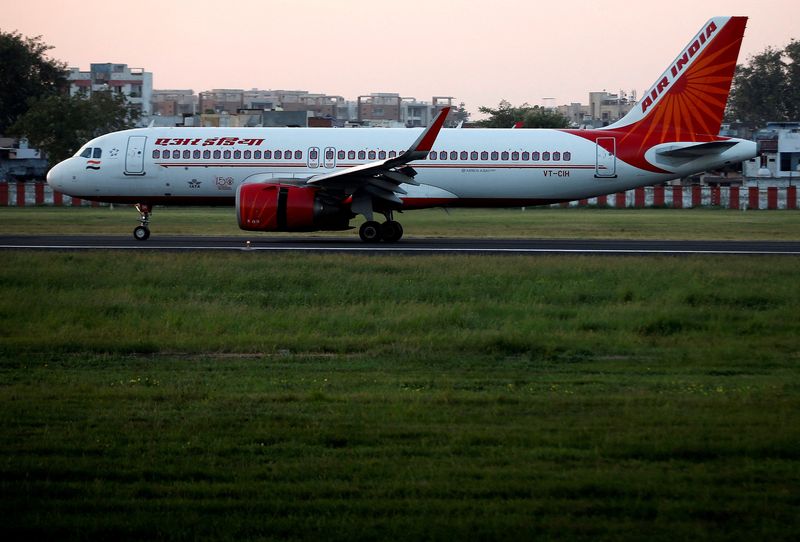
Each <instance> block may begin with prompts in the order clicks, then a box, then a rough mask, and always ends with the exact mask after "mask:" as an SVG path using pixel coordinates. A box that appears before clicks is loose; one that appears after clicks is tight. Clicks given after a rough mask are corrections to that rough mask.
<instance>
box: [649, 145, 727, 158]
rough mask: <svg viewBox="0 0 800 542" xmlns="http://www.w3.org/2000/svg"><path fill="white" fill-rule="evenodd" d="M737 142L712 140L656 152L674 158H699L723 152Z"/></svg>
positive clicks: (666, 148) (665, 148)
mask: <svg viewBox="0 0 800 542" xmlns="http://www.w3.org/2000/svg"><path fill="white" fill-rule="evenodd" d="M736 144H737V142H736V141H710V142H708V143H695V144H692V145H686V146H669V147H664V148H662V149H659V150H658V151H656V154H659V155H661V156H669V157H673V158H698V157H700V156H708V155H710V154H722V153H723V152H725V151H727V150H728V149H730V148H731V147H733V146H735V145H736Z"/></svg>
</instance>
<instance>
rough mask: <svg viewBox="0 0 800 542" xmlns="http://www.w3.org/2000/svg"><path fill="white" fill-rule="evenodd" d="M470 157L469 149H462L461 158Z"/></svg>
mask: <svg viewBox="0 0 800 542" xmlns="http://www.w3.org/2000/svg"><path fill="white" fill-rule="evenodd" d="M467 158H469V153H468V152H467V151H461V159H462V160H466V159H467Z"/></svg>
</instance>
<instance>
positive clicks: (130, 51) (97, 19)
mask: <svg viewBox="0 0 800 542" xmlns="http://www.w3.org/2000/svg"><path fill="white" fill-rule="evenodd" d="M0 8H1V9H0V30H3V31H4V32H10V31H13V30H17V31H19V32H20V33H21V34H23V35H26V36H37V35H41V36H42V39H43V41H44V42H45V43H47V44H49V45H51V46H53V49H52V50H51V51H50V52H49V54H50V56H51V57H52V58H55V59H58V60H62V61H64V62H66V63H67V65H69V66H74V67H79V68H81V69H82V70H88V69H89V64H91V63H98V62H99V63H102V62H113V63H124V64H128V65H129V66H130V67H135V68H144V69H145V70H146V71H149V72H152V73H153V87H154V88H155V89H167V88H191V89H193V90H194V91H195V92H200V91H202V90H209V89H212V88H242V89H251V88H260V89H301V90H307V91H310V92H321V93H326V94H332V95H340V96H344V97H345V98H347V99H356V98H357V96H358V95H360V94H370V93H372V92H397V93H400V94H401V95H402V96H413V97H416V98H417V99H419V100H430V99H431V97H432V96H453V97H455V98H456V100H457V101H459V102H460V101H463V102H465V103H466V107H467V110H468V111H470V112H472V113H473V117H475V116H476V113H477V110H478V107H479V106H482V105H484V106H496V105H497V104H498V103H499V101H500V100H501V99H506V100H508V101H509V102H511V103H512V104H515V105H517V104H521V103H523V102H527V103H529V104H531V105H548V106H550V105H560V104H566V103H570V102H581V103H587V102H588V93H589V91H599V90H608V91H609V92H617V91H619V90H625V91H626V92H627V91H630V90H632V89H635V90H636V91H637V93H638V95H639V96H641V94H642V92H643V91H645V90H646V89H647V88H649V87H650V86H651V83H653V82H654V81H655V80H656V79H657V78H658V76H659V75H660V74H661V73H662V72H663V71H664V70H665V69H666V68H667V66H668V64H669V63H670V62H671V61H672V60H673V59H674V58H675V57H676V56H677V55H678V53H679V52H680V51H681V50H682V49H683V47H684V46H685V45H686V44H687V43H688V42H689V40H690V38H691V37H693V36H694V35H695V34H696V33H697V32H698V31H699V30H700V28H701V26H702V25H703V23H704V22H705V21H706V20H708V19H709V18H711V17H713V16H718V15H747V16H749V17H750V20H749V22H748V28H747V32H746V34H745V39H744V43H743V45H742V52H741V53H740V56H739V61H740V62H743V61H745V60H746V59H747V58H748V57H749V56H750V55H752V54H756V53H759V52H761V51H763V50H764V48H765V47H767V46H773V47H777V48H782V47H784V46H785V45H786V44H787V43H789V40H790V39H792V38H798V39H800V27H798V25H797V22H798V21H800V2H798V1H797V0H762V1H759V2H756V1H755V0H747V1H742V0H669V1H648V0H645V1H641V0H640V1H636V2H630V3H628V4H624V3H621V2H619V3H612V2H600V1H596V0H557V1H553V2H546V3H545V2H536V1H535V0H493V1H489V0H482V1H476V0H461V1H458V0H405V1H392V2H388V1H383V0H228V1H223V0H189V1H186V0H138V1H134V2H130V1H129V2H121V1H117V0H81V1H71V0H24V1H23V0H0Z"/></svg>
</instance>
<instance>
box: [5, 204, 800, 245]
mask: <svg viewBox="0 0 800 542" xmlns="http://www.w3.org/2000/svg"><path fill="white" fill-rule="evenodd" d="M137 217H138V214H137V213H136V211H135V210H134V209H133V208H132V207H119V206H118V207H116V208H115V209H113V210H112V209H109V208H99V209H93V208H89V207H80V208H71V207H62V208H57V207H24V208H15V207H7V208H0V232H3V233H4V234H52V233H63V234H67V233H68V234H86V235H101V234H102V235H109V234H112V235H129V234H130V232H131V230H133V227H134V226H135V225H136V224H137V221H136V219H137ZM396 218H397V219H398V220H400V221H401V222H402V224H403V226H404V228H405V230H406V236H407V237H513V238H593V239H664V238H667V239H744V240H752V239H769V240H798V239H800V213H798V212H796V211H735V210H724V209H682V210H681V209H592V208H589V209H558V208H553V209H551V208H528V209H526V210H524V211H523V210H521V209H453V210H450V211H449V213H445V212H444V211H443V210H441V209H428V210H422V211H413V212H408V213H403V214H398V215H397V216H396ZM353 223H354V224H356V225H357V224H358V221H354V222H353ZM151 228H152V230H153V235H156V236H157V235H170V234H173V235H174V234H180V235H240V236H247V237H250V238H253V237H256V238H259V237H264V238H270V237H276V236H279V237H285V236H286V235H287V234H285V233H252V232H244V231H242V230H240V229H239V228H238V226H237V224H236V214H235V211H234V209H233V208H218V209H213V208H211V209H209V208H197V209H195V208H160V207H159V208H156V209H155V211H154V213H153V222H152V224H151ZM294 235H300V236H304V237H307V236H308V235H309V234H294ZM312 235H317V236H319V235H323V236H325V235H327V236H331V235H332V236H337V237H338V236H342V235H349V236H352V237H353V238H357V236H358V234H357V230H353V231H351V232H349V233H348V232H345V233H342V232H317V233H314V234H312Z"/></svg>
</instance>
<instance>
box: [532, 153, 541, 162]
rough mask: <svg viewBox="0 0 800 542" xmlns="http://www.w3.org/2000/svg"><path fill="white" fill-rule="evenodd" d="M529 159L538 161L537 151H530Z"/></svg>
mask: <svg viewBox="0 0 800 542" xmlns="http://www.w3.org/2000/svg"><path fill="white" fill-rule="evenodd" d="M531 160H533V161H534V162H538V161H539V151H533V152H532V153H531Z"/></svg>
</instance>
